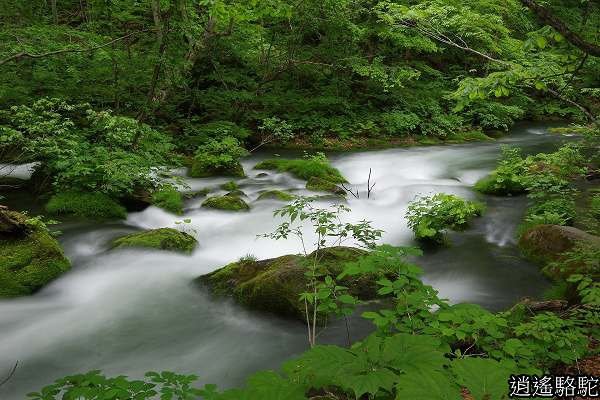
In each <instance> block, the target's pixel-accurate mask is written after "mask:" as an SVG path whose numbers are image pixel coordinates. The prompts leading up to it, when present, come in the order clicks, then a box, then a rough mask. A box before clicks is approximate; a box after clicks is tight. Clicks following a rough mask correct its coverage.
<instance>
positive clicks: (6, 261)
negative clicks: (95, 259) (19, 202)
mask: <svg viewBox="0 0 600 400" xmlns="http://www.w3.org/2000/svg"><path fill="white" fill-rule="evenodd" d="M14 214H17V213H14ZM17 218H19V219H22V220H23V221H24V223H26V224H27V225H28V226H29V227H30V229H31V232H30V233H29V234H28V235H27V236H26V237H24V238H2V240H0V298H2V297H14V296H23V295H29V294H32V293H34V292H35V291H37V290H38V289H40V288H41V287H43V286H44V285H46V284H47V283H48V282H50V281H52V280H53V279H55V278H57V277H58V276H60V275H61V274H63V273H64V272H66V271H68V270H69V269H70V268H71V264H70V262H69V260H68V259H67V258H66V257H65V255H64V254H63V251H62V249H61V247H60V245H59V244H58V242H57V241H56V239H54V238H53V237H52V236H51V234H50V232H49V231H48V229H47V228H46V227H45V226H44V225H43V224H40V223H39V221H38V220H36V219H29V220H26V219H25V217H24V216H22V215H19V216H17Z"/></svg>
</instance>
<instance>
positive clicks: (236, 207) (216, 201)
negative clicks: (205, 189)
mask: <svg viewBox="0 0 600 400" xmlns="http://www.w3.org/2000/svg"><path fill="white" fill-rule="evenodd" d="M202 207H208V208H216V209H218V210H229V211H248V210H250V206H249V205H248V203H246V202H245V201H244V200H242V199H241V198H240V197H239V196H230V195H225V196H214V197H209V198H208V199H206V200H205V201H204V203H202Z"/></svg>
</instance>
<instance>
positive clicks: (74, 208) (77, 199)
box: [46, 192, 127, 219]
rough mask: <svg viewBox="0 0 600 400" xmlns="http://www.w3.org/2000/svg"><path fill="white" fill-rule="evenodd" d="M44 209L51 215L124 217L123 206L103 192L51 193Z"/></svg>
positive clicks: (102, 217) (96, 217)
mask: <svg viewBox="0 0 600 400" xmlns="http://www.w3.org/2000/svg"><path fill="white" fill-rule="evenodd" d="M46 211H47V212H48V213H49V214H52V215H74V216H77V217H83V218H92V219H108V218H125V217H126V216H127V211H126V210H125V207H123V206H122V205H121V204H119V203H117V202H116V201H115V200H114V199H112V198H111V197H109V196H107V195H105V194H103V193H83V192H63V193H57V194H55V195H53V196H52V197H51V198H50V200H49V201H48V204H46Z"/></svg>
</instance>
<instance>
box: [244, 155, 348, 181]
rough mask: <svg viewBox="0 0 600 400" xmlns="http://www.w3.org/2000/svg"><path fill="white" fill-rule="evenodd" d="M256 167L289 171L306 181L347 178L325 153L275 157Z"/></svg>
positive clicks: (343, 179) (341, 179) (342, 179)
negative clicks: (295, 156)
mask: <svg viewBox="0 0 600 400" xmlns="http://www.w3.org/2000/svg"><path fill="white" fill-rule="evenodd" d="M254 169H269V170H277V171H279V172H289V173H291V174H292V175H293V176H295V177H296V178H299V179H303V180H305V181H308V180H310V178H320V179H322V180H324V181H327V182H331V183H333V184H335V183H345V182H346V179H345V178H344V177H343V176H342V174H340V171H338V170H337V169H336V168H334V167H332V166H331V165H330V164H329V160H327V158H326V157H325V155H324V154H323V153H319V154H317V155H315V156H308V157H305V158H303V159H293V160H289V159H284V158H274V159H270V160H265V161H261V162H260V163H258V164H256V165H255V166H254Z"/></svg>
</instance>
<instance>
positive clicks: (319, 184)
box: [306, 176, 346, 196]
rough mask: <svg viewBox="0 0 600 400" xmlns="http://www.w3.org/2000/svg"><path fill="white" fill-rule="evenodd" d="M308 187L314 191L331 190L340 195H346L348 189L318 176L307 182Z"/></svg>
mask: <svg viewBox="0 0 600 400" xmlns="http://www.w3.org/2000/svg"><path fill="white" fill-rule="evenodd" d="M306 188H307V189H308V190H312V191H313V192H330V193H333V194H337V195H340V196H345V195H346V191H345V190H344V189H342V188H341V187H339V186H338V185H336V184H335V183H333V182H330V181H327V180H325V179H321V178H317V177H316V176H314V177H312V178H310V179H309V180H308V182H306Z"/></svg>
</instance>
